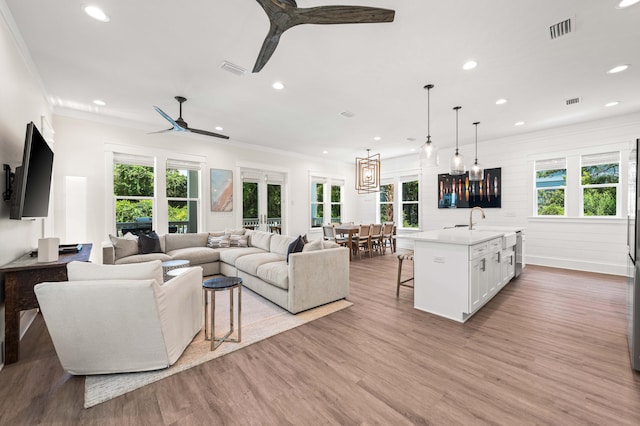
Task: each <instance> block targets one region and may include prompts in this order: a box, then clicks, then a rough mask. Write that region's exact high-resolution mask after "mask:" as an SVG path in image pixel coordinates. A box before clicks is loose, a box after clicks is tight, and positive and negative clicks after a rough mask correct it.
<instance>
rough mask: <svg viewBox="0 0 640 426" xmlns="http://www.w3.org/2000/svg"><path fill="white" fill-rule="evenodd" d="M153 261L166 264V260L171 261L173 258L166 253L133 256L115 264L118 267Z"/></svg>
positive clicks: (119, 260)
mask: <svg viewBox="0 0 640 426" xmlns="http://www.w3.org/2000/svg"><path fill="white" fill-rule="evenodd" d="M152 260H159V261H161V262H164V261H165V260H171V256H169V255H168V254H165V253H147V254H134V255H133V256H127V257H123V258H122V259H118V260H116V261H115V262H114V263H115V264H116V265H128V264H133V263H141V262H150V261H152Z"/></svg>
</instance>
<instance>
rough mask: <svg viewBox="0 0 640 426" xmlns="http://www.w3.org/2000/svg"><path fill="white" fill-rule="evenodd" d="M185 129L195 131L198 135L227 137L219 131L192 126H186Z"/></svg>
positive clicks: (227, 137)
mask: <svg viewBox="0 0 640 426" xmlns="http://www.w3.org/2000/svg"><path fill="white" fill-rule="evenodd" d="M187 130H188V131H189V132H193V133H197V134H199V135H205V136H213V137H214V138H222V139H229V136H225V135H221V134H219V133H213V132H209V131H207V130H200V129H194V128H193V127H188V128H187Z"/></svg>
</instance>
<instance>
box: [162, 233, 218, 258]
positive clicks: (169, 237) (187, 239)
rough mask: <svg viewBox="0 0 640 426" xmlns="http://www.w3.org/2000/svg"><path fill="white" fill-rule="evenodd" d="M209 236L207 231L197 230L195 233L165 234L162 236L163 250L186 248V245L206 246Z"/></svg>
mask: <svg viewBox="0 0 640 426" xmlns="http://www.w3.org/2000/svg"><path fill="white" fill-rule="evenodd" d="M208 238H209V233H208V232H199V233H197V234H165V236H164V247H163V249H164V252H165V253H169V252H170V251H173V250H177V249H181V248H187V247H206V245H207V240H208Z"/></svg>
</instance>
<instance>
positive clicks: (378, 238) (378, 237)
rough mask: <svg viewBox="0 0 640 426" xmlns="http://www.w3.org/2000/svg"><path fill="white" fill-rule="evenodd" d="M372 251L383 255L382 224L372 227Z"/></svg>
mask: <svg viewBox="0 0 640 426" xmlns="http://www.w3.org/2000/svg"><path fill="white" fill-rule="evenodd" d="M371 250H372V253H373V251H377V252H378V253H380V254H383V251H382V224H380V223H376V224H373V225H371Z"/></svg>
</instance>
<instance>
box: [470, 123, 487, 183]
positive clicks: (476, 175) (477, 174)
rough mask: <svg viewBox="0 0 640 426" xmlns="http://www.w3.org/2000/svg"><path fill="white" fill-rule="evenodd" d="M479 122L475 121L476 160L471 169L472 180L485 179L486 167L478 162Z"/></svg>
mask: <svg viewBox="0 0 640 426" xmlns="http://www.w3.org/2000/svg"><path fill="white" fill-rule="evenodd" d="M478 124H480V122H479V121H476V122H475V123H473V125H474V126H476V162H475V163H473V166H471V168H470V169H469V180H470V181H472V182H474V181H475V182H478V181H481V180H484V169H483V168H482V167H480V165H479V164H478Z"/></svg>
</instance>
